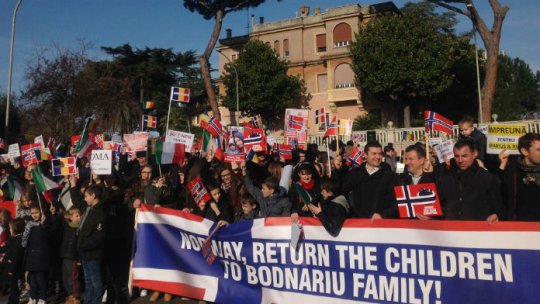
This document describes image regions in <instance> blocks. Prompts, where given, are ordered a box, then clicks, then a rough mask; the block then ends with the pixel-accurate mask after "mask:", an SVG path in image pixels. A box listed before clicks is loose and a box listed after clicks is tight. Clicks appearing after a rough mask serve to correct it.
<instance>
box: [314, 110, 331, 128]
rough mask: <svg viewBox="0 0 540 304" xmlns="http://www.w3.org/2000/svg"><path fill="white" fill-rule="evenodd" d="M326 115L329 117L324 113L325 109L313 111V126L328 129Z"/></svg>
mask: <svg viewBox="0 0 540 304" xmlns="http://www.w3.org/2000/svg"><path fill="white" fill-rule="evenodd" d="M327 115H329V113H326V109H325V108H321V109H320V110H315V124H316V125H323V126H324V127H325V128H326V127H328V120H327V119H326V118H327Z"/></svg>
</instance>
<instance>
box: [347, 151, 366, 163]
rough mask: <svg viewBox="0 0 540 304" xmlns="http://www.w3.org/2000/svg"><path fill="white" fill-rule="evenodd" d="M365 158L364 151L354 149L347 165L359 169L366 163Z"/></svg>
mask: <svg viewBox="0 0 540 304" xmlns="http://www.w3.org/2000/svg"><path fill="white" fill-rule="evenodd" d="M365 157H366V154H365V153H364V150H361V149H358V147H354V149H352V151H351V154H350V155H349V156H348V157H347V160H346V163H347V165H348V166H353V167H358V166H360V165H361V164H362V163H363V162H364V160H365Z"/></svg>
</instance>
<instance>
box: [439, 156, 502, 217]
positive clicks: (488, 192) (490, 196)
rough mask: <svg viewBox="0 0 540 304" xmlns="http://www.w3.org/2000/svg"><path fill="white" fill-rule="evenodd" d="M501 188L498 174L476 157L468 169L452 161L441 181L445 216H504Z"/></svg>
mask: <svg viewBox="0 0 540 304" xmlns="http://www.w3.org/2000/svg"><path fill="white" fill-rule="evenodd" d="M500 189H501V187H500V182H499V180H498V178H497V177H496V176H495V175H493V174H491V173H490V172H489V171H487V170H485V169H482V168H480V167H479V166H478V163H477V162H476V161H475V162H473V164H472V165H471V167H470V168H468V169H467V170H465V171H461V170H459V169H458V168H457V167H456V165H455V163H452V167H451V168H450V173H449V174H446V175H443V176H441V178H439V180H438V181H437V192H438V193H439V199H440V201H441V206H442V208H443V214H444V219H447V220H464V221H485V220H486V219H487V218H488V216H489V215H491V214H494V213H496V214H497V215H498V217H499V218H504V215H505V214H504V208H503V205H502V199H501V190H500Z"/></svg>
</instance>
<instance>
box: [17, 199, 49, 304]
mask: <svg viewBox="0 0 540 304" xmlns="http://www.w3.org/2000/svg"><path fill="white" fill-rule="evenodd" d="M30 215H31V217H32V220H31V221H29V222H28V223H26V227H25V228H24V233H23V237H22V246H23V247H24V248H26V259H25V261H26V265H25V270H26V271H28V283H29V284H30V300H29V302H28V303H29V304H36V303H38V304H45V300H46V299H47V282H48V271H49V267H50V264H49V263H50V254H51V252H50V248H49V244H50V239H49V234H50V231H49V225H48V224H47V223H46V222H45V221H46V217H45V215H44V214H42V212H41V208H40V207H39V206H38V205H32V206H31V207H30Z"/></svg>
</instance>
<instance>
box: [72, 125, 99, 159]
mask: <svg viewBox="0 0 540 304" xmlns="http://www.w3.org/2000/svg"><path fill="white" fill-rule="evenodd" d="M96 127H97V121H94V120H93V119H92V118H90V117H88V118H87V119H86V121H85V123H84V128H83V132H82V134H81V137H80V138H79V140H78V141H77V145H76V146H75V152H76V153H77V158H81V157H83V156H85V155H87V154H89V153H90V151H91V150H92V143H93V141H92V139H91V137H90V134H91V133H94V132H95V129H96Z"/></svg>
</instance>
